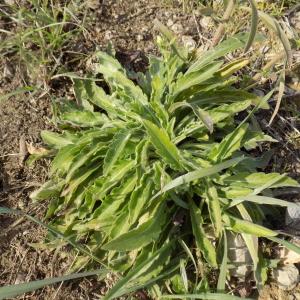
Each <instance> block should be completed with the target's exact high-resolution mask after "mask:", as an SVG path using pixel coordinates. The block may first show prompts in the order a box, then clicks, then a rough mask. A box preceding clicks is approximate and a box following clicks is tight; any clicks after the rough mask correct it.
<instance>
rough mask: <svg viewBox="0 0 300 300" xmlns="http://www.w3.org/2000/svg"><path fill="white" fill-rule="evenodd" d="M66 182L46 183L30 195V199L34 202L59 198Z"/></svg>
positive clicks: (51, 181) (50, 181)
mask: <svg viewBox="0 0 300 300" xmlns="http://www.w3.org/2000/svg"><path fill="white" fill-rule="evenodd" d="M63 185H64V182H63V181H60V182H58V183H57V182H54V181H53V180H49V181H46V182H45V183H44V184H43V185H42V186H41V187H40V188H39V189H38V190H36V191H34V192H33V193H31V194H30V198H31V199H32V200H34V201H39V200H45V199H50V198H52V197H57V196H59V194H60V192H61V189H62V188H63Z"/></svg>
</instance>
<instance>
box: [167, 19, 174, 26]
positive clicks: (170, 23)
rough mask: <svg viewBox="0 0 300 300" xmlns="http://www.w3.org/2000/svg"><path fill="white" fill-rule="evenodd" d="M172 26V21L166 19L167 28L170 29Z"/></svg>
mask: <svg viewBox="0 0 300 300" xmlns="http://www.w3.org/2000/svg"><path fill="white" fill-rule="evenodd" d="M173 24H174V21H173V20H172V19H168V21H167V26H168V27H171V26H172V25H173Z"/></svg>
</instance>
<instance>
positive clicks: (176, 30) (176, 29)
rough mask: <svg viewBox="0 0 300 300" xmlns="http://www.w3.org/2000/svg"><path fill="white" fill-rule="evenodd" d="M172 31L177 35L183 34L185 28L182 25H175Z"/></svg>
mask: <svg viewBox="0 0 300 300" xmlns="http://www.w3.org/2000/svg"><path fill="white" fill-rule="evenodd" d="M171 29H172V31H174V33H176V34H182V32H183V26H182V25H181V24H180V23H175V24H174V25H173V26H172V27H171Z"/></svg>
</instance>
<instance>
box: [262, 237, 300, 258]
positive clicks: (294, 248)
mask: <svg viewBox="0 0 300 300" xmlns="http://www.w3.org/2000/svg"><path fill="white" fill-rule="evenodd" d="M267 238H268V239H269V240H271V241H273V242H276V243H278V244H281V245H283V246H285V247H286V248H287V249H289V250H291V251H294V252H296V253H297V254H300V247H299V246H297V245H295V244H292V243H290V242H289V241H286V240H283V239H280V238H278V237H275V236H267Z"/></svg>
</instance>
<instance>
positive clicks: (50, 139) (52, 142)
mask: <svg viewBox="0 0 300 300" xmlns="http://www.w3.org/2000/svg"><path fill="white" fill-rule="evenodd" d="M41 137H42V139H43V142H44V143H45V144H47V145H49V146H51V147H53V148H55V149H60V148H62V147H64V146H67V145H69V144H73V143H74V142H75V141H76V140H77V138H76V137H74V136H71V135H68V136H66V135H64V134H62V135H61V134H58V133H56V132H50V131H47V130H43V131H42V132H41Z"/></svg>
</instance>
